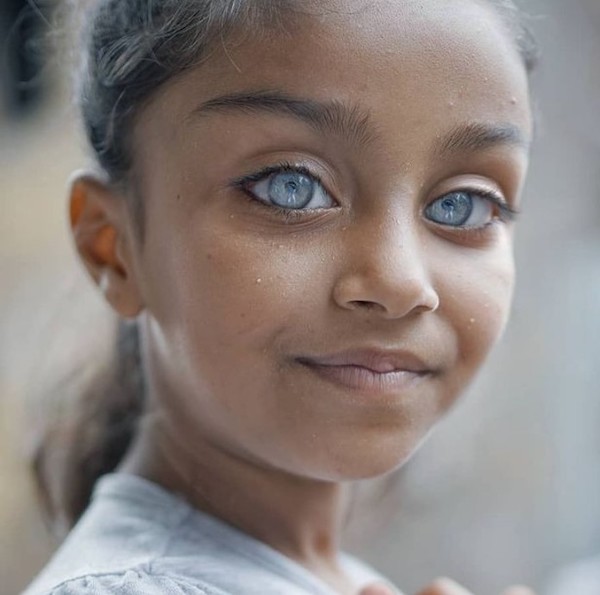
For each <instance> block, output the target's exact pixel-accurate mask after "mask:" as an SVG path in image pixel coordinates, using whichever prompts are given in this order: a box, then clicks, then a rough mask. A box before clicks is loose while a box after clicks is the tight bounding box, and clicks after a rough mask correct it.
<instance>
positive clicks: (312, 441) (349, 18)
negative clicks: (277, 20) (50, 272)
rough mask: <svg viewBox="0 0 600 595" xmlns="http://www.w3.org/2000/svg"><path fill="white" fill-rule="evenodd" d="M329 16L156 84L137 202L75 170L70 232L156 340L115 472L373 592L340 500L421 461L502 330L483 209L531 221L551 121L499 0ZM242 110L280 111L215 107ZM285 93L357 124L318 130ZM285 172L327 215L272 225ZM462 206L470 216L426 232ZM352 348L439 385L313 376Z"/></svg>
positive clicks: (121, 309) (500, 229) (310, 211)
mask: <svg viewBox="0 0 600 595" xmlns="http://www.w3.org/2000/svg"><path fill="white" fill-rule="evenodd" d="M325 4H326V8H327V9H331V10H327V11H325V12H322V11H320V12H322V15H321V16H319V17H318V18H317V17H314V16H310V15H308V14H305V15H296V16H295V17H294V18H293V19H292V17H290V20H289V22H288V32H289V33H293V35H290V34H289V33H288V35H287V36H282V35H276V34H273V35H272V36H264V37H262V38H260V39H258V38H256V37H255V38H252V39H245V38H244V37H243V36H238V37H237V38H234V39H231V40H229V41H228V43H227V46H226V47H225V48H224V49H223V48H218V49H217V50H215V52H214V53H213V54H212V55H211V57H210V59H209V60H208V61H206V62H205V63H204V64H203V65H202V66H200V67H198V68H196V69H194V70H192V71H190V72H188V73H186V74H185V75H183V76H181V77H179V78H178V79H176V80H174V81H171V82H170V83H169V84H167V85H166V86H165V87H164V88H162V89H160V90H159V91H158V92H157V93H156V94H155V95H154V96H153V98H152V100H151V101H150V102H149V103H148V104H147V105H146V106H145V107H144V108H143V109H142V110H141V112H140V114H139V115H138V118H137V121H136V126H135V129H134V131H133V138H132V147H133V156H134V166H133V171H132V176H131V179H132V180H135V183H133V182H132V183H130V184H129V186H128V189H127V190H126V191H119V190H116V189H115V188H114V187H113V186H112V185H110V184H108V183H106V182H104V181H103V180H102V179H100V178H98V177H94V176H91V175H80V176H78V177H77V178H76V179H75V181H74V183H73V186H72V193H71V221H72V228H73V234H74V237H75V241H76V245H77V248H78V251H79V253H80V255H81V257H82V260H83V262H84V263H85V265H86V267H87V268H88V270H89V272H90V274H91V275H92V277H93V279H94V280H95V281H96V283H97V284H98V285H99V287H100V288H101V290H102V291H103V293H104V295H105V297H106V299H107V301H108V302H109V303H110V305H111V306H112V307H113V308H114V310H115V311H116V312H117V313H118V314H119V315H120V316H122V317H124V318H137V321H138V324H139V326H140V329H141V332H142V338H143V351H144V360H145V372H146V377H147V388H148V411H147V414H146V416H145V417H144V420H143V422H142V424H141V429H140V432H139V435H138V438H137V440H136V442H135V444H134V446H133V448H132V449H131V450H130V452H129V453H128V455H127V457H126V459H125V460H124V462H123V464H122V465H121V467H120V470H121V471H123V472H127V473H134V474H138V475H141V476H143V477H146V478H149V479H151V480H152V481H155V482H157V483H159V484H161V485H163V486H165V487H166V488H167V489H169V490H172V491H174V492H177V493H179V494H181V495H183V496H184V497H185V498H187V499H188V500H189V501H190V502H191V503H192V504H193V505H194V506H196V507H197V508H199V509H201V510H205V511H208V512H210V513H212V514H214V515H216V516H218V517H220V518H222V519H224V520H226V521H227V522H229V523H231V524H233V525H235V526H237V527H239V528H241V529H242V530H244V531H245V532H247V533H248V534H250V535H252V536H254V537H256V538H258V539H260V540H262V541H263V542H265V543H267V544H269V545H270V546H272V547H273V548H275V549H277V550H279V551H280V552H282V553H284V554H285V555H287V556H289V557H290V558H292V559H294V560H296V561H297V562H299V563H300V564H302V565H303V566H305V567H306V568H308V569H309V570H310V571H312V572H313V573H315V575H317V576H318V577H320V578H321V579H322V580H323V581H324V582H326V583H328V584H329V585H330V586H332V587H333V588H334V589H336V590H337V591H338V592H339V593H342V594H353V595H354V594H356V593H357V590H358V585H354V584H352V583H351V581H350V580H349V578H348V577H347V576H345V575H344V573H343V571H342V569H341V567H340V565H339V563H338V551H339V535H340V529H341V524H342V521H343V513H344V504H345V497H346V489H347V487H346V486H347V485H348V483H349V482H351V481H353V480H360V479H365V478H372V477H377V476H381V475H383V474H385V473H389V472H391V471H393V470H395V469H397V468H398V467H399V466H400V465H401V464H402V463H403V462H404V461H405V460H406V459H407V458H408V457H409V456H410V455H411V454H412V453H413V452H414V450H415V449H416V448H417V447H418V445H419V444H420V443H421V442H422V441H423V439H424V438H425V437H426V435H427V434H428V432H429V431H430V430H431V429H432V427H433V426H434V425H435V424H436V423H437V422H438V420H440V418H441V417H442V416H443V415H444V413H445V412H446V411H447V410H448V408H449V407H450V406H451V405H452V404H453V403H454V402H455V400H456V398H457V397H458V396H459V395H460V394H461V393H462V392H463V391H464V389H465V387H466V386H467V385H468V383H469V382H470V381H471V380H472V378H473V376H474V375H475V373H476V372H477V370H478V369H479V368H480V366H481V364H482V362H483V360H484V359H485V357H486V355H487V354H488V352H489V351H490V349H491V348H492V346H493V345H494V343H495V342H496V341H497V339H498V338H499V336H500V334H501V332H502V330H503V328H504V326H505V323H506V320H507V317H508V312H509V307H510V302H511V297H512V291H513V278H514V268H513V253H512V236H513V224H512V223H510V222H509V221H508V220H507V219H506V218H505V217H504V215H503V211H502V210H501V209H500V207H498V206H497V205H495V204H493V203H492V202H491V200H492V199H490V198H489V196H488V195H490V196H493V197H496V200H499V201H501V202H506V204H507V205H509V206H510V207H512V208H516V207H517V205H518V201H519V194H520V191H521V188H522V184H523V181H524V178H525V173H526V169H527V162H528V159H527V145H528V142H529V140H530V137H531V127H532V124H531V116H530V109H529V97H528V86H527V79H526V73H525V71H524V68H523V65H522V61H521V59H520V57H519V56H518V55H517V52H516V50H515V48H514V43H513V41H512V39H511V38H510V35H509V33H508V32H507V31H506V30H505V29H504V26H503V25H502V24H501V23H500V21H499V19H498V17H497V16H496V15H495V13H493V12H492V11H491V10H490V9H489V8H488V7H487V6H486V5H485V4H484V3H480V2H477V1H475V0H452V1H449V0H431V1H429V2H427V3H423V2H417V1H406V2H402V3H398V2H395V1H382V2H377V3H366V4H365V3H362V2H348V1H346V2H338V3H336V2H327V3H319V5H320V6H321V7H323V6H325ZM363 5H364V6H368V8H364V6H363ZM349 55H351V56H352V60H348V56H349ZM240 93H244V94H246V95H249V94H252V93H255V94H256V93H258V94H259V96H260V94H262V96H263V97H264V95H265V94H267V93H269V94H270V96H271V97H275V99H276V101H274V103H277V108H273V109H270V110H267V109H265V107H264V105H262V107H256V104H257V103H260V101H258V102H255V103H254V104H253V105H254V107H252V108H250V107H248V106H247V105H246V106H245V109H240V107H239V105H238V106H237V107H235V106H232V105H231V102H229V104H228V106H224V105H223V102H222V103H221V104H219V106H216V104H215V102H214V101H213V100H215V98H219V97H223V96H231V95H232V94H240ZM238 97H239V95H238ZM282 97H283V98H285V99H287V100H289V99H290V98H294V100H298V101H299V100H302V101H305V102H306V101H312V102H313V103H311V104H310V105H311V106H312V107H314V106H315V105H316V104H317V103H319V106H320V108H321V111H319V109H316V110H313V112H311V113H313V115H314V113H318V114H320V116H321V117H322V116H323V113H322V112H323V109H322V108H323V105H321V104H328V107H329V111H328V112H327V114H329V116H331V114H332V109H333V110H335V109H337V110H338V111H340V109H339V106H342V105H343V106H345V110H346V112H352V113H353V114H354V116H355V117H354V119H355V120H360V122H354V124H355V126H354V127H352V126H350V122H351V120H352V117H351V114H348V113H344V114H338V113H336V115H337V116H338V117H337V118H332V117H330V118H329V120H328V121H329V123H330V124H331V123H332V122H333V124H331V125H327V124H326V123H324V120H323V119H321V120H320V121H318V122H317V123H316V124H315V122H313V123H312V124H311V123H310V122H309V121H308V119H307V117H305V116H302V115H299V114H298V112H299V111H301V110H299V109H295V108H294V107H293V106H296V108H297V107H298V106H300V105H302V106H303V107H306V103H303V104H300V103H294V104H293V105H292V104H290V102H289V101H288V102H287V103H285V101H281V99H282ZM209 101H213V103H212V104H211V105H207V102H209ZM332 101H334V102H336V103H335V105H336V106H337V108H332V107H331V102H332ZM263 103H264V102H263ZM284 103H285V106H284V105H283V104H284ZM238 104H239V101H238ZM326 107H327V106H326ZM305 112H306V110H305ZM305 112H303V113H305ZM357 114H358V115H359V117H358V118H357V117H356V116H357ZM359 124H360V126H358V125H359ZM357 126H358V127H359V128H360V130H358V129H357ZM457 130H459V131H460V132H459V133H457V132H456V131H457ZM482 130H483V132H482ZM474 131H475V132H477V131H479V134H474ZM499 131H500V132H499ZM461 139H462V141H461ZM482 139H483V140H482ZM282 166H285V169H286V171H285V172H284V173H283V174H282V172H281V171H279V172H273V171H271V172H270V173H268V175H267V174H265V176H264V177H263V179H261V180H256V176H254V178H253V179H252V180H250V181H249V180H248V179H246V180H245V181H241V180H240V178H241V177H243V176H249V175H251V174H256V172H260V171H263V174H264V170H265V168H273V167H279V168H281V167H282ZM298 168H303V169H302V170H301V172H300V173H298V172H297V171H296V170H297V169H298ZM287 170H293V171H292V172H291V176H292V179H293V184H295V186H294V188H297V185H298V184H300V185H301V184H309V186H310V188H311V190H310V193H312V194H310V193H309V194H310V196H311V199H310V200H311V202H309V203H308V205H307V206H302V207H301V208H294V209H291V208H287V207H286V209H287V210H283V209H284V207H281V205H280V209H279V210H277V209H274V208H273V207H272V206H269V205H268V204H266V203H265V202H261V201H271V203H270V204H271V205H272V200H273V196H275V197H276V198H278V197H280V194H274V193H275V192H276V191H275V190H273V186H272V184H273V183H274V181H273V180H274V179H276V180H275V181H277V180H279V181H283V182H286V180H287V182H289V178H286V177H285V174H290V172H289V171H287ZM282 176H283V177H282ZM294 176H296V177H294ZM298 176H304V177H298ZM307 180H309V181H308V182H307ZM316 180H320V183H317V182H316ZM270 184H271V185H270ZM319 184H320V185H319ZM283 187H284V190H285V191H286V192H291V190H290V188H291V187H290V186H289V184H288V185H287V186H286V185H285V184H284V186H283ZM279 191H281V186H280V187H279ZM456 192H463V193H464V192H467V193H468V199H469V200H470V201H471V203H470V204H471V207H473V209H474V213H475V214H474V215H473V216H471V217H470V218H469V219H468V221H466V222H463V223H461V224H460V225H457V224H456V220H455V219H452V221H451V224H449V223H448V222H446V220H443V222H440V220H439V217H437V216H436V217H437V218H432V217H433V215H432V213H431V212H430V211H428V210H427V209H428V207H430V206H431V205H433V204H434V203H435V204H436V205H437V207H440V208H441V207H442V206H443V205H442V202H441V200H440V199H443V198H444V197H446V198H447V197H448V196H449V195H452V193H456ZM128 193H129V194H133V193H135V194H136V195H137V196H138V197H141V199H142V200H143V204H144V209H145V220H144V223H143V228H144V238H143V241H142V239H141V238H140V237H139V235H138V234H137V233H136V222H134V220H133V215H132V212H131V211H130V210H129V209H128V208H127V206H126V204H127V200H128V199H130V198H131V197H127V196H126V195H127V194H128ZM294 196H296V195H294ZM452 196H453V197H454V198H456V195H455V194H454V195H452ZM461 196H462V198H463V200H464V199H465V198H464V195H461ZM436 201H438V202H436ZM294 205H295V206H296V203H294ZM445 208H450V207H448V204H446V206H445ZM291 211H293V212H291ZM290 212H291V214H290ZM438 212H439V209H438V211H435V213H438ZM349 349H352V350H356V349H362V350H363V351H364V350H365V349H367V350H369V353H371V354H373V353H375V355H376V357H375V359H376V360H377V358H379V360H378V361H379V363H381V361H382V360H385V359H386V354H389V353H392V354H396V355H394V356H392V359H393V357H396V356H397V354H398V353H399V352H401V353H402V354H404V355H403V356H402V357H404V356H405V355H406V354H407V353H409V354H411V357H413V359H415V358H418V359H419V360H420V362H421V367H422V368H423V369H420V370H419V371H415V370H414V367H415V366H414V362H413V364H410V362H409V363H406V364H404V363H402V362H400V363H398V361H396V360H395V364H394V366H392V367H393V368H394V369H393V370H385V371H381V370H373V369H371V368H369V369H366V366H365V367H363V368H361V366H356V365H355V364H352V365H350V364H348V363H345V364H339V363H337V364H335V365H327V366H325V365H323V364H322V359H319V358H327V357H330V356H331V355H332V354H333V355H336V354H339V353H341V352H344V353H345V352H346V351H347V350H349ZM363 355H364V354H363ZM403 361H404V360H403ZM411 361H412V360H411ZM329 363H330V362H329ZM387 363H389V362H387ZM386 365H387V364H386ZM375 367H376V366H375ZM357 369H358V370H362V371H361V372H360V374H358V373H357ZM324 370H327V371H328V373H331V374H333V377H332V376H331V374H330V375H329V376H326V375H324V373H323V372H324ZM365 370H366V371H365ZM363 372H364V374H363ZM357 374H358V376H357ZM365 375H366V376H365ZM340 378H341V380H340ZM357 378H358V380H357ZM365 378H366V380H365ZM405 381H406V383H405V384H403V382H405ZM352 383H354V384H353V385H352ZM361 383H362V384H361ZM350 385H352V386H350ZM372 589H374V590H370V591H369V590H367V591H364V593H365V594H366V593H372V595H375V594H376V593H378V592H381V593H384V592H385V590H383V591H382V590H381V589H383V587H375V586H374V587H372ZM377 589H379V590H380V591H377ZM522 592H523V591H519V590H516V591H514V592H513V591H511V594H512V593H514V595H517V594H518V593H522ZM461 593H466V591H464V590H461V588H460V587H458V586H457V585H454V584H451V583H449V582H448V581H442V582H437V583H435V584H433V585H431V586H430V587H429V588H428V589H427V590H425V591H423V594H424V595H425V594H427V595H454V594H455V595H460V594H461Z"/></svg>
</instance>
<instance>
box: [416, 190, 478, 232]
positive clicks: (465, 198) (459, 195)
mask: <svg viewBox="0 0 600 595" xmlns="http://www.w3.org/2000/svg"><path fill="white" fill-rule="evenodd" d="M473 208H474V205H473V197H472V196H471V194H470V193H468V192H452V193H451V194H447V195H446V196H442V197H441V198H439V199H438V200H436V201H434V202H432V203H431V204H430V205H429V206H428V207H427V209H426V210H425V215H426V216H427V217H428V218H429V219H431V220H432V221H434V222H435V223H439V224H440V225H451V226H454V227H459V226H461V225H465V224H466V223H467V222H468V221H469V219H470V217H471V215H472V213H473Z"/></svg>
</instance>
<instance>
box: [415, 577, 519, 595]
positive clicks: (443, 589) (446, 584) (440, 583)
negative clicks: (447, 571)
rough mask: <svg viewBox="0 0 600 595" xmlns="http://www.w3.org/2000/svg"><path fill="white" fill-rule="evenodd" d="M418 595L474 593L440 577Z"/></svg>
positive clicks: (463, 594) (464, 594)
mask: <svg viewBox="0 0 600 595" xmlns="http://www.w3.org/2000/svg"><path fill="white" fill-rule="evenodd" d="M417 595H472V593H471V592H470V591H467V590H466V589H465V588H464V587H461V586H460V585H459V584H458V583H456V582H454V581H453V580H451V579H449V578H439V579H437V580H436V581H434V582H433V583H431V585H429V586H428V587H425V589H424V590H423V591H419V593H418V594H417ZM509 595H513V594H512V593H510V594H509ZM517 595H519V594H517Z"/></svg>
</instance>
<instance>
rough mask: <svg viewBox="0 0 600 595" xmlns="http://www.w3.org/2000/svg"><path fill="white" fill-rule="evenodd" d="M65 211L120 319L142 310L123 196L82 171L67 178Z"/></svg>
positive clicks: (82, 251)
mask: <svg viewBox="0 0 600 595" xmlns="http://www.w3.org/2000/svg"><path fill="white" fill-rule="evenodd" d="M69 212H70V222H71V231H72V234H73V239H74V241H75V247H76V249H77V252H78V253H79V257H80V258H81V260H82V262H83V264H84V266H85V267H86V269H87V271H88V273H89V274H90V276H91V277H92V279H93V280H94V282H95V283H96V285H98V287H99V288H100V290H101V291H102V293H103V295H104V297H105V299H106V301H107V302H108V303H109V304H110V306H111V307H112V308H113V310H115V312H116V313H117V314H119V316H121V317H123V318H134V317H136V316H137V315H138V314H139V313H140V312H141V311H142V309H143V306H144V305H143V302H142V297H141V291H140V287H139V286H138V283H137V280H136V275H135V274H134V273H135V266H134V264H135V263H134V258H133V256H134V250H133V248H134V246H133V243H134V241H135V237H134V234H133V233H132V231H131V229H132V226H131V225H129V223H130V221H129V214H128V210H127V205H126V203H125V197H124V196H122V195H121V194H119V193H117V192H116V191H115V190H113V189H112V188H111V187H110V186H109V185H108V184H107V183H106V182H104V181H102V180H101V179H99V178H97V177H95V176H93V175H91V174H85V173H78V174H76V175H75V176H74V177H73V178H72V180H71V189H70V199H69Z"/></svg>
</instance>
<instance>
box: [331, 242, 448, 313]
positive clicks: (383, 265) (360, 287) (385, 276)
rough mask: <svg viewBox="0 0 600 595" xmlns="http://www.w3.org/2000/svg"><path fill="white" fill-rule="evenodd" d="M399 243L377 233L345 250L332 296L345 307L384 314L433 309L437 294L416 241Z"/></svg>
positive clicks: (436, 304)
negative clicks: (342, 265) (375, 235)
mask: <svg viewBox="0 0 600 595" xmlns="http://www.w3.org/2000/svg"><path fill="white" fill-rule="evenodd" d="M404 240H405V241H403V242H402V244H400V243H399V242H398V233H397V232H396V233H394V234H393V235H392V234H390V238H389V241H386V238H385V237H382V236H379V237H378V238H377V239H374V240H372V241H371V242H369V245H368V246H365V243H364V242H362V243H354V244H353V245H352V246H351V247H350V249H349V250H348V251H347V259H346V266H347V269H346V270H345V271H344V272H342V273H341V274H340V276H339V277H338V279H337V281H336V284H335V287H334V290H333V298H334V300H335V302H336V303H337V304H338V306H340V307H342V308H344V309H346V310H355V311H370V312H374V313H377V314H378V315H380V316H382V317H385V318H401V317H404V316H407V315H409V314H414V313H424V312H435V311H436V310H437V309H438V308H439V306H440V298H439V295H438V292H437V291H436V289H435V287H434V285H433V283H432V281H431V278H430V277H431V271H430V270H429V267H428V265H427V259H426V258H425V255H424V254H423V253H422V251H421V250H420V249H419V246H418V244H417V242H416V241H415V242H409V241H407V238H406V237H405V238H404Z"/></svg>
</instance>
